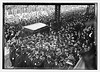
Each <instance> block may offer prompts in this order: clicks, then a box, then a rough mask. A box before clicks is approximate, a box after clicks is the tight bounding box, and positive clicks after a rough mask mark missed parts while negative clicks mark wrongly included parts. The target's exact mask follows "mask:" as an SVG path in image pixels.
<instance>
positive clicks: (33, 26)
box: [24, 23, 46, 30]
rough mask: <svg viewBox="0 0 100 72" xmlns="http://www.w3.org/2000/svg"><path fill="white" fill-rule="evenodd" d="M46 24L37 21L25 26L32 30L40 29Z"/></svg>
mask: <svg viewBox="0 0 100 72" xmlns="http://www.w3.org/2000/svg"><path fill="white" fill-rule="evenodd" d="M45 26H46V24H44V23H35V24H31V25H28V26H24V28H27V29H30V30H37V29H40V28H42V27H45Z"/></svg>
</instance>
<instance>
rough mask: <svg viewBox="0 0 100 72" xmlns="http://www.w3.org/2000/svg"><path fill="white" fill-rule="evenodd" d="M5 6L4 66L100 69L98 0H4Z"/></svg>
mask: <svg viewBox="0 0 100 72" xmlns="http://www.w3.org/2000/svg"><path fill="white" fill-rule="evenodd" d="M2 8H3V17H2V18H3V24H2V27H3V28H2V29H3V31H2V34H3V36H2V38H3V39H2V43H3V44H2V59H3V60H2V61H3V62H2V69H33V70H34V69H35V70H41V69H42V70H48V69H49V70H97V69H98V68H97V65H98V60H97V59H98V57H97V56H98V55H97V54H98V53H97V50H98V49H97V26H98V22H97V20H98V3H34V2H33V3H32V2H31V3H3V4H2Z"/></svg>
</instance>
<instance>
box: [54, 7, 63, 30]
mask: <svg viewBox="0 0 100 72" xmlns="http://www.w3.org/2000/svg"><path fill="white" fill-rule="evenodd" d="M60 26H61V25H60V5H55V22H54V25H53V28H54V29H55V30H58V29H59V28H60Z"/></svg>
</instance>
